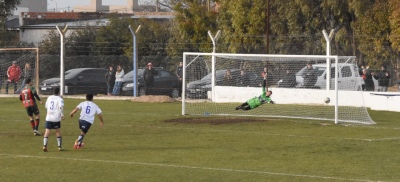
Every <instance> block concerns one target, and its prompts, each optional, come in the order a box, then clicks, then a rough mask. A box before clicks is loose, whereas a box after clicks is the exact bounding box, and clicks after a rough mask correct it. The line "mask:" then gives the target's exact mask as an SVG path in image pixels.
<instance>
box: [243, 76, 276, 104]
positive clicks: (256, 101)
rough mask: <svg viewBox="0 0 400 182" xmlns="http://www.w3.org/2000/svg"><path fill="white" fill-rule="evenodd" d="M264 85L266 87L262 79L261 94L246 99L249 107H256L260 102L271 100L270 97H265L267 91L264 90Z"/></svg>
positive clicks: (269, 101)
mask: <svg viewBox="0 0 400 182" xmlns="http://www.w3.org/2000/svg"><path fill="white" fill-rule="evenodd" d="M265 87H266V81H265V80H264V83H263V87H262V94H261V95H260V96H258V97H253V98H251V99H249V100H248V101H247V103H248V104H249V106H250V108H251V109H254V108H256V107H258V106H260V105H261V104H265V103H271V102H272V100H271V98H270V97H267V95H266V93H267V92H266V89H265Z"/></svg>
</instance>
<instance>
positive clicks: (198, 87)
mask: <svg viewBox="0 0 400 182" xmlns="http://www.w3.org/2000/svg"><path fill="white" fill-rule="evenodd" d="M225 73H226V70H216V71H215V85H217V86H222V85H223V82H224V75H225ZM231 74H232V77H233V79H234V80H237V78H238V76H239V75H240V70H239V69H231ZM246 74H247V76H248V77H249V83H248V85H249V86H250V87H258V86H260V85H259V84H260V83H262V80H263V78H262V77H261V75H260V74H257V73H256V72H254V71H246ZM211 76H212V73H209V74H208V75H206V76H204V77H203V78H202V79H200V80H196V81H192V82H189V83H188V84H187V86H186V97H188V98H193V99H206V98H207V92H208V91H210V90H211ZM233 86H237V85H235V84H234V85H233Z"/></svg>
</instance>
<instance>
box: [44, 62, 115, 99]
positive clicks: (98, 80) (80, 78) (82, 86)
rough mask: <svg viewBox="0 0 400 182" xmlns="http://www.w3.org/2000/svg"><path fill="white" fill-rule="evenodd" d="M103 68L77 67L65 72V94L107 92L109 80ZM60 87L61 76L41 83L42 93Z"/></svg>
mask: <svg viewBox="0 0 400 182" xmlns="http://www.w3.org/2000/svg"><path fill="white" fill-rule="evenodd" d="M106 72H107V70H106V69H102V68H76V69H71V70H68V71H66V72H65V77H64V78H65V82H64V84H65V90H64V92H65V94H69V95H74V94H86V93H93V94H107V82H106V79H105V74H106ZM56 87H60V78H59V77H57V78H50V79H47V80H44V81H42V83H40V86H39V89H40V93H41V94H48V95H49V94H52V90H53V89H54V88H56Z"/></svg>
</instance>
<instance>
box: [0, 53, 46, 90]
mask: <svg viewBox="0 0 400 182" xmlns="http://www.w3.org/2000/svg"><path fill="white" fill-rule="evenodd" d="M14 61H15V62H16V64H17V65H18V66H19V67H20V68H21V77H20V79H19V81H18V88H17V89H19V88H20V87H21V84H22V82H23V80H24V67H25V64H27V63H28V64H29V65H30V67H31V70H32V81H33V84H34V86H35V87H36V89H37V91H38V92H39V90H38V89H39V48H0V79H1V80H0V92H1V93H5V92H4V90H5V85H6V81H7V77H8V76H7V70H8V68H9V67H10V66H11V65H12V62H14ZM13 87H14V85H13V84H11V85H9V88H8V89H9V93H13V92H14V88H13Z"/></svg>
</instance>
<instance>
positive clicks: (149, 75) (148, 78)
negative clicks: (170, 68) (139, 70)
mask: <svg viewBox="0 0 400 182" xmlns="http://www.w3.org/2000/svg"><path fill="white" fill-rule="evenodd" d="M157 74H158V71H157V70H155V69H154V68H153V64H152V63H147V68H146V69H145V70H144V74H143V77H144V85H145V87H146V94H148V93H150V91H151V88H153V86H154V76H156V75H157Z"/></svg>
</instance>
